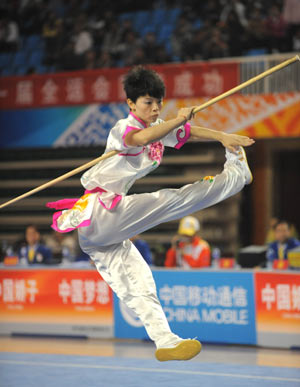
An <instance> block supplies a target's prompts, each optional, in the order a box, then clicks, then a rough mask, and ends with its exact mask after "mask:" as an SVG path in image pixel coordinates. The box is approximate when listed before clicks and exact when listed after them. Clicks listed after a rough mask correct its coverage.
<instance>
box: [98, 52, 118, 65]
mask: <svg viewBox="0 0 300 387" xmlns="http://www.w3.org/2000/svg"><path fill="white" fill-rule="evenodd" d="M114 65H115V62H114V60H113V58H112V56H111V55H110V53H109V52H108V51H106V50H103V51H102V52H101V54H100V56H99V58H98V60H97V68H110V67H114Z"/></svg>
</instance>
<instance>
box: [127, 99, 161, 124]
mask: <svg viewBox="0 0 300 387" xmlns="http://www.w3.org/2000/svg"><path fill="white" fill-rule="evenodd" d="M127 102H128V105H129V107H130V109H131V111H132V112H133V113H134V114H135V115H137V116H138V117H139V118H141V119H142V120H143V121H144V122H145V123H146V125H147V126H148V125H150V124H151V123H152V122H155V121H156V120H157V118H158V116H159V114H160V111H161V108H162V99H157V98H154V97H150V96H149V95H145V96H142V97H139V98H138V99H137V100H136V102H135V103H134V102H132V101H131V100H130V99H129V100H128V101H127Z"/></svg>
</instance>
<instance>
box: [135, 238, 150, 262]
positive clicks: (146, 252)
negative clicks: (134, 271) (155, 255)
mask: <svg viewBox="0 0 300 387" xmlns="http://www.w3.org/2000/svg"><path fill="white" fill-rule="evenodd" d="M130 240H131V242H132V243H133V244H134V245H135V247H136V248H137V249H138V251H139V252H140V253H141V255H142V257H143V258H144V260H145V261H146V262H147V263H148V265H151V264H152V253H151V250H150V247H149V245H148V243H147V242H146V241H144V240H143V239H140V236H139V235H135V236H134V237H132V238H130Z"/></svg>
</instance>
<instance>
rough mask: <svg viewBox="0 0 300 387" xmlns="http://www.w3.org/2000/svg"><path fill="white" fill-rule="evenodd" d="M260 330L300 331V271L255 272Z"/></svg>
mask: <svg viewBox="0 0 300 387" xmlns="http://www.w3.org/2000/svg"><path fill="white" fill-rule="evenodd" d="M255 287H256V320H257V331H258V332H280V333H297V334H300V323H299V321H300V275H299V274H298V273H295V274H290V273H283V274H281V273H255Z"/></svg>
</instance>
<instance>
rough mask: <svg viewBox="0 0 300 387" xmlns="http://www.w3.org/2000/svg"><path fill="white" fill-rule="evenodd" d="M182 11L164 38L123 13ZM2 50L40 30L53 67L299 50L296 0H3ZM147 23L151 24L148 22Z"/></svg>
mask: <svg viewBox="0 0 300 387" xmlns="http://www.w3.org/2000/svg"><path fill="white" fill-rule="evenodd" d="M174 7H177V8H180V13H179V15H178V18H177V21H176V23H175V25H174V26H173V27H174V29H173V31H172V34H171V35H170V37H169V39H168V40H167V41H163V42H158V40H157V36H156V32H155V30H153V31H151V29H150V30H149V31H148V32H147V33H146V34H144V35H143V36H141V35H140V34H139V31H137V30H136V29H134V28H133V23H132V20H129V19H126V18H125V19H120V15H121V14H122V13H126V12H127V13H128V12H136V11H141V10H151V9H156V8H166V9H171V8H174ZM1 8H2V9H1V15H2V16H1V19H0V51H2V52H7V51H14V50H17V49H18V46H19V45H20V41H21V39H22V37H24V36H25V37H26V36H29V35H40V36H41V37H42V38H43V40H44V45H45V53H46V55H45V58H44V64H45V65H52V66H53V67H54V69H55V71H69V70H77V69H95V68H107V67H123V66H131V65H135V64H160V63H168V62H173V61H177V62H181V61H190V60H202V59H203V60H206V59H211V58H222V57H228V56H241V55H245V53H246V52H247V51H249V50H251V49H259V48H261V49H264V50H265V52H266V53H276V52H290V51H299V48H300V2H299V0H274V1H273V0H256V1H250V0H207V1H205V2H199V1H195V0H186V1H185V2H184V3H181V2H179V1H172V2H171V1H169V0H160V1H156V2H155V1H154V2H147V3H145V4H142V3H139V4H138V5H136V4H135V2H134V1H131V0H127V1H122V2H112V1H107V0H103V1H101V2H99V1H98V0H6V1H1ZM147 23H148V24H149V25H151V20H148V21H147Z"/></svg>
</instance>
